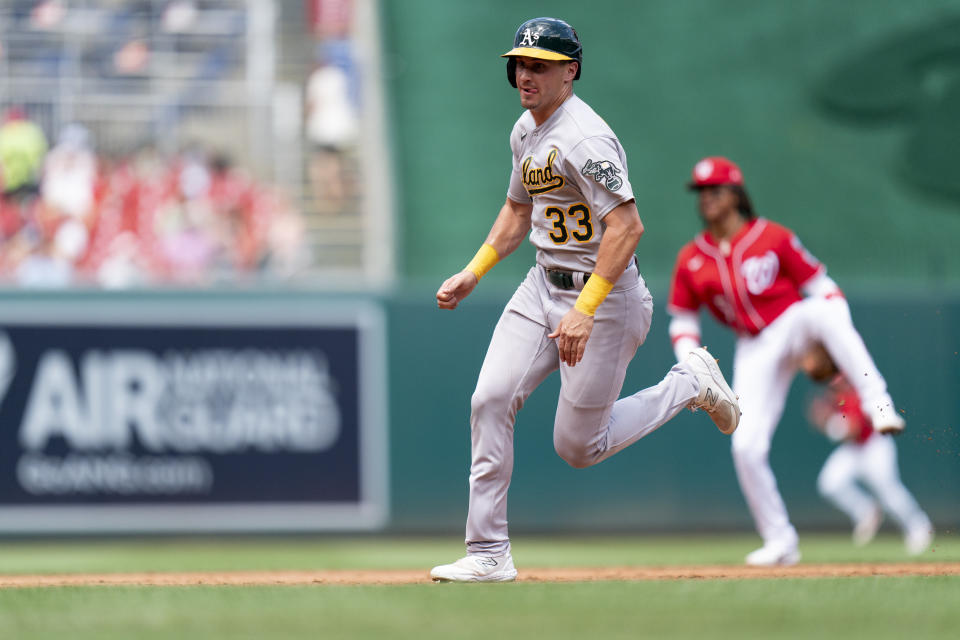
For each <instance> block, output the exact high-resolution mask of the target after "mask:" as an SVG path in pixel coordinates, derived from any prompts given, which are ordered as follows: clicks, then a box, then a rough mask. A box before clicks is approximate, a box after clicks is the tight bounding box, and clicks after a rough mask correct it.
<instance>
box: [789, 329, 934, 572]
mask: <svg viewBox="0 0 960 640" xmlns="http://www.w3.org/2000/svg"><path fill="white" fill-rule="evenodd" d="M800 368H801V369H802V370H803V372H804V373H806V374H807V376H809V377H810V379H812V380H813V381H814V382H819V383H822V384H825V385H826V389H825V390H824V392H823V393H821V394H820V395H818V396H816V397H815V398H814V399H813V400H812V401H811V403H810V407H809V411H808V414H809V418H810V421H811V422H812V423H813V424H814V425H815V426H816V427H817V428H818V429H820V430H821V431H823V433H824V434H826V436H827V437H828V438H830V439H831V440H833V441H834V442H838V443H840V444H839V446H837V448H836V449H834V450H833V452H832V453H831V454H830V456H829V457H828V458H827V460H826V462H824V465H823V469H821V470H820V475H819V476H818V477H817V489H818V490H819V491H820V494H821V495H822V496H823V497H824V498H826V499H827V500H829V501H830V502H831V503H832V504H833V505H834V506H836V507H837V508H838V509H840V510H841V511H843V512H844V513H846V514H847V516H849V517H850V520H851V522H853V542H854V544H856V545H857V546H861V545H864V544H867V543H868V542H870V541H871V540H872V539H873V537H874V535H876V533H877V530H878V529H879V528H880V524H881V523H882V522H883V512H884V511H886V512H887V513H889V514H890V516H891V517H892V518H893V520H894V521H895V522H896V523H897V526H898V527H899V528H900V530H901V531H902V532H903V544H904V547H905V548H906V550H907V553H909V554H910V555H919V554H921V553H923V552H924V551H926V549H927V548H928V547H929V546H930V542H931V541H932V539H933V525H932V524H931V523H930V518H929V517H927V514H926V513H924V512H923V509H921V508H920V505H919V504H917V501H916V499H915V498H914V497H913V495H911V494H910V491H909V490H908V489H907V488H906V487H905V486H904V484H903V481H902V480H901V479H900V471H899V470H898V468H897V447H896V445H895V444H894V441H893V438H891V437H890V436H887V435H881V434H879V433H877V432H876V430H874V428H873V424H871V422H870V420H869V419H868V418H867V417H866V416H865V415H864V413H863V409H862V408H861V406H860V396H858V395H857V392H856V390H855V389H854V388H853V386H852V385H851V384H850V383H849V382H848V381H847V379H846V378H845V377H844V376H843V375H842V374H841V373H840V372H839V371H838V370H837V366H836V365H835V364H834V363H833V360H832V359H831V358H830V354H829V353H827V350H826V349H824V348H823V345H820V344H815V345H814V346H813V347H812V348H811V349H810V350H809V351H808V352H807V353H806V354H804V356H803V358H802V359H801V362H800ZM860 483H862V485H863V487H865V488H866V489H868V490H869V492H868V491H865V490H864V488H863V487H861V485H860ZM871 494H872V495H871Z"/></svg>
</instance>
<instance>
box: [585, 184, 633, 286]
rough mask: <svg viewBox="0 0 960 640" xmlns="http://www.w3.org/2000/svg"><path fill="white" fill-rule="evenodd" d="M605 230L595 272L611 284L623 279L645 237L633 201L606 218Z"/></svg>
mask: <svg viewBox="0 0 960 640" xmlns="http://www.w3.org/2000/svg"><path fill="white" fill-rule="evenodd" d="M603 223H604V224H605V225H606V229H604V231H603V239H602V240H601V241H600V248H599V250H598V252H597V264H596V266H595V267H594V269H593V272H594V273H595V274H597V275H598V276H600V277H601V278H605V279H606V280H609V281H610V282H616V281H617V280H618V279H619V278H620V274H622V273H623V271H624V269H626V268H627V265H628V264H630V260H631V259H632V258H633V253H634V251H636V250H637V243H638V242H640V236H642V235H643V222H641V221H640V214H639V213H637V206H636V204H635V203H634V201H633V200H631V201H629V202H625V203H623V204H621V205H620V206H618V207H616V208H615V209H614V210H613V211H611V212H610V213H608V214H607V215H606V216H604V218H603Z"/></svg>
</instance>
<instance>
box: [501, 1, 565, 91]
mask: <svg viewBox="0 0 960 640" xmlns="http://www.w3.org/2000/svg"><path fill="white" fill-rule="evenodd" d="M517 56H526V57H528V58H539V59H540V60H568V61H576V63H577V75H576V76H575V77H574V78H573V79H574V80H577V79H579V78H580V69H581V68H582V67H583V47H582V46H581V45H580V38H579V36H577V32H576V30H575V29H574V28H573V27H571V26H570V25H569V24H567V23H566V22H564V21H563V20H560V19H558V18H534V19H533V20H527V21H526V22H524V23H523V24H521V25H520V27H519V28H518V29H517V35H515V36H514V37H513V49H511V50H510V51H507V52H506V53H505V54H503V55H502V56H500V57H501V58H507V80H509V81H510V85H511V86H513V87H514V88H516V86H517Z"/></svg>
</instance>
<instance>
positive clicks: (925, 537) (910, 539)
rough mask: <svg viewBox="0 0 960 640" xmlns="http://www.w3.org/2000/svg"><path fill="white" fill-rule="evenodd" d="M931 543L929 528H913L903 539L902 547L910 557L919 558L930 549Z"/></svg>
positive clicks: (931, 535) (931, 536)
mask: <svg viewBox="0 0 960 640" xmlns="http://www.w3.org/2000/svg"><path fill="white" fill-rule="evenodd" d="M931 542H933V531H931V530H930V527H929V526H925V527H914V528H913V529H911V530H910V531H908V532H907V535H906V536H904V538H903V546H904V547H906V549H907V553H908V554H910V555H911V556H919V555H920V554H921V553H923V552H924V551H926V550H927V549H929V548H930V543H931Z"/></svg>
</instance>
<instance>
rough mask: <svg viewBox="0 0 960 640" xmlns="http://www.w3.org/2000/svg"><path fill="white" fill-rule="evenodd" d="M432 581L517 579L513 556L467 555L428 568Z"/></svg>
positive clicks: (500, 580)
mask: <svg viewBox="0 0 960 640" xmlns="http://www.w3.org/2000/svg"><path fill="white" fill-rule="evenodd" d="M430 577H431V578H433V581H434V582H510V581H513V580H516V579H517V570H516V569H515V568H514V566H513V557H512V556H511V555H510V554H509V553H507V554H505V555H502V556H477V555H468V556H466V557H464V558H460V559H459V560H457V561H456V562H454V563H453V564H442V565H440V566H439V567H434V568H433V569H431V570H430Z"/></svg>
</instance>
